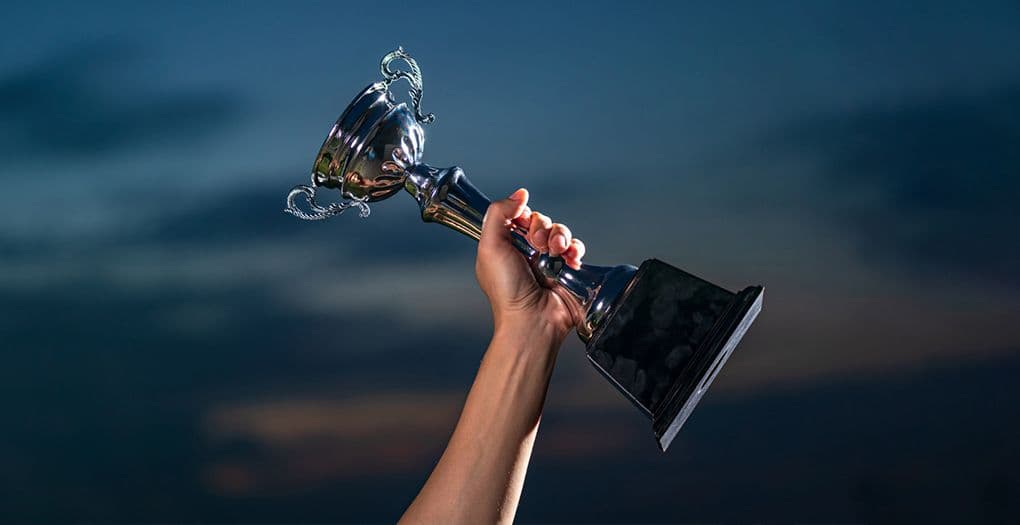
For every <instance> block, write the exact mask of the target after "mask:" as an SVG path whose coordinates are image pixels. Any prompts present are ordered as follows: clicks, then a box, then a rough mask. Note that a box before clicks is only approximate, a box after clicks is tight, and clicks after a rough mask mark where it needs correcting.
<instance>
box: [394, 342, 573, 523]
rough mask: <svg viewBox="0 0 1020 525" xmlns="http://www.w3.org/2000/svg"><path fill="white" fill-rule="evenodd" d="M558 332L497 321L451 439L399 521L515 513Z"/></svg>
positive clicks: (504, 518) (470, 519)
mask: <svg viewBox="0 0 1020 525" xmlns="http://www.w3.org/2000/svg"><path fill="white" fill-rule="evenodd" d="M563 335H564V334H561V333H558V331H557V330H556V329H554V328H551V327H548V326H545V325H534V324H530V325H528V324H525V323H502V324H501V326H499V327H497V329H496V331H495V333H494V335H493V338H492V342H491V343H490V344H489V348H488V350H487V351H486V352H485V357H484V358H483V359H482V364H481V366H480V367H479V369H478V374H477V376H476V377H475V382H474V384H473V385H472V387H471V391H470V392H469V393H468V397H467V400H466V402H465V404H464V410H463V412H462V413H461V417H460V421H459V422H458V423H457V427H456V429H455V430H454V432H453V436H452V437H451V438H450V443H449V445H448V446H447V448H446V451H445V452H444V453H443V456H442V458H440V460H439V463H438V464H437V465H436V468H435V470H433V472H432V475H431V476H430V477H429V479H428V481H427V482H426V483H425V486H424V487H423V488H422V490H421V492H420V493H419V494H418V497H417V498H416V499H415V500H414V502H413V503H412V504H411V506H410V507H409V508H408V509H407V512H406V513H405V514H404V516H403V518H401V522H404V523H451V524H452V523H493V522H510V521H512V520H513V516H514V513H515V512H516V510H517V503H518V501H519V499H520V493H521V489H522V487H523V484H524V475H525V473H526V471H527V467H528V460H529V458H530V457H531V449H532V445H533V444H534V441H535V434H536V432H537V430H538V423H539V420H540V419H541V414H542V405H543V403H544V402H545V394H546V390H547V388H548V386H549V377H550V376H551V374H552V370H553V365H554V363H555V359H556V352H557V349H558V347H559V345H560V343H561V342H562V340H563Z"/></svg>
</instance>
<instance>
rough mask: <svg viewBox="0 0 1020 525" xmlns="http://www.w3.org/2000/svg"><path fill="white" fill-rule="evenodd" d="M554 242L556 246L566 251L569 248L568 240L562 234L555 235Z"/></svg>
mask: <svg viewBox="0 0 1020 525" xmlns="http://www.w3.org/2000/svg"><path fill="white" fill-rule="evenodd" d="M552 242H553V243H555V244H556V246H559V247H560V248H563V249H566V247H567V238H566V237H564V236H562V235H560V234H556V235H554V236H553V241H552Z"/></svg>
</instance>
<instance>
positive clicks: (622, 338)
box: [587, 259, 764, 451]
mask: <svg viewBox="0 0 1020 525" xmlns="http://www.w3.org/2000/svg"><path fill="white" fill-rule="evenodd" d="M763 291H764V289H763V288H762V287H761V286H749V287H747V288H745V289H744V290H742V291H741V292H739V293H733V292H729V291H727V290H725V289H723V288H720V287H718V286H716V285H714V284H712V283H710V282H708V281H705V280H704V279H699V278H698V277H695V276H693V275H691V274H689V273H687V272H685V271H683V270H680V269H678V268H674V267H673V266H670V265H668V264H666V263H664V262H662V261H659V260H656V259H649V260H647V261H645V262H644V263H642V264H641V268H639V269H638V271H637V273H636V274H635V275H634V277H633V278H632V279H631V281H630V283H629V284H628V285H627V288H626V289H625V291H624V292H623V297H622V298H621V299H620V304H619V306H618V307H617V308H616V310H615V311H614V312H613V313H612V314H611V315H610V317H609V318H608V319H607V320H606V322H605V325H603V326H602V327H601V329H599V330H598V331H597V332H596V333H595V334H594V335H593V336H592V338H591V340H590V341H589V342H588V348H587V354H588V359H589V360H590V361H591V362H592V364H594V365H595V367H596V368H598V369H599V371H600V372H602V374H603V375H605V376H606V377H607V378H608V379H609V380H610V381H611V382H612V383H613V384H614V385H615V386H616V388H617V389H618V390H619V391H620V392H622V393H623V394H624V395H625V396H627V398H629V399H630V400H631V401H632V402H634V404H635V405H637V406H638V408H640V409H641V410H642V411H644V412H645V414H647V415H648V416H649V417H651V419H652V430H653V431H654V432H655V437H656V439H657V440H658V442H659V446H660V447H661V448H662V450H663V451H665V450H666V449H667V448H668V447H669V444H670V443H671V442H672V441H673V438H674V437H676V434H677V432H678V431H679V430H680V427H681V426H683V424H684V422H685V421H686V420H687V418H688V416H690V415H691V411H693V410H694V407H695V406H696V405H697V404H698V401H700V400H701V396H702V395H704V393H705V391H706V390H707V389H708V386H709V385H710V384H712V380H713V379H714V378H715V376H716V374H718V373H719V370H720V369H722V366H723V364H725V363H726V359H727V358H729V356H730V354H731V353H732V352H733V349H734V348H735V347H736V346H737V343H739V342H740V338H741V337H743V336H744V333H745V332H746V331H747V329H748V328H749V327H750V326H751V323H752V322H753V321H754V318H755V317H756V316H757V315H758V312H759V311H761V304H762V293H763Z"/></svg>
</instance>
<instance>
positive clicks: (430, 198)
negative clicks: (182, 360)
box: [285, 48, 763, 451]
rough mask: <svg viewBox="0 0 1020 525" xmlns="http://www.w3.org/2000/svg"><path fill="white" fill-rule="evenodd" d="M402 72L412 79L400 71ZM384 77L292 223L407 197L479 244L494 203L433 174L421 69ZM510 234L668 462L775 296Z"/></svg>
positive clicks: (515, 229)
mask: <svg viewBox="0 0 1020 525" xmlns="http://www.w3.org/2000/svg"><path fill="white" fill-rule="evenodd" d="M395 61H402V62H404V63H405V64H406V65H407V69H406V70H403V69H394V68H393V67H391V66H392V64H393V62H395ZM380 69H381V71H382V75H383V80H382V81H380V82H375V83H373V84H371V85H369V86H368V87H367V88H365V89H364V90H363V91H362V92H361V94H359V95H358V96H357V97H355V99H354V101H352V102H351V103H350V105H348V106H347V109H346V110H345V111H344V113H343V115H341V116H340V118H339V119H338V120H337V121H336V124H335V125H334V126H333V129H332V130H331V131H330V132H329V135H328V136H327V137H326V140H325V142H323V144H322V147H321V148H320V149H319V154H318V156H317V157H316V159H315V164H314V166H313V167H312V173H311V179H312V184H311V186H304V185H302V186H297V187H295V188H294V189H293V190H291V192H290V194H289V195H288V196H287V207H286V209H285V211H287V212H288V213H290V214H292V215H295V216H297V217H299V218H302V219H307V220H321V219H326V218H329V217H332V216H335V215H339V214H341V213H343V212H345V211H346V210H348V209H351V208H357V209H358V210H359V213H360V215H361V216H362V217H367V216H368V214H369V211H370V209H369V203H371V202H376V201H381V200H383V199H386V198H389V197H390V196H392V195H395V194H397V193H399V192H400V191H401V190H404V191H406V192H407V193H409V194H411V197H413V198H414V200H416V201H417V202H418V207H419V208H420V209H421V218H422V220H424V221H425V222H438V223H440V224H443V225H445V226H447V227H450V228H452V229H454V230H456V231H458V232H460V233H462V234H464V235H467V236H468V237H471V238H473V239H475V240H476V241H477V240H478V238H479V236H480V235H481V230H482V217H483V216H484V215H485V210H486V208H487V207H488V206H489V203H490V202H491V201H490V200H489V198H488V197H486V196H485V194H483V193H482V192H481V191H479V190H478V189H477V188H475V186H474V185H473V184H471V182H470V181H469V180H468V178H467V177H466V176H465V175H464V171H463V170H461V169H460V168H459V167H451V168H434V167H432V166H429V165H427V164H424V163H422V152H423V150H424V146H425V132H424V130H423V127H422V126H423V125H425V124H428V123H431V122H432V121H433V120H434V119H435V117H434V116H433V115H432V114H423V113H422V109H421V99H422V77H421V70H420V69H419V67H418V64H417V62H415V60H414V59H413V58H411V56H410V55H408V54H407V53H406V52H404V50H403V49H402V48H398V49H397V50H395V51H393V52H391V53H389V54H387V55H386V56H385V57H383V59H382V63H381V64H380ZM400 79H404V80H406V81H407V82H408V83H409V84H410V91H409V93H408V95H409V97H410V103H411V107H408V105H407V104H406V103H400V104H398V103H396V101H395V99H394V98H393V96H392V94H391V93H390V91H389V88H390V85H391V84H392V83H393V82H394V81H397V80H400ZM322 188H328V189H331V190H337V191H338V192H339V198H340V200H338V201H333V202H330V203H328V204H326V205H323V204H321V203H319V202H318V201H317V200H316V191H317V190H319V189H322ZM299 199H300V201H299ZM299 202H303V204H304V205H306V206H307V208H305V209H302V207H299V206H298V204H299ZM510 228H511V230H512V231H511V233H510V237H511V242H512V243H513V245H514V246H515V247H516V248H517V249H518V250H519V251H520V252H521V254H522V255H523V256H524V257H525V259H527V261H528V263H529V265H530V267H531V269H532V270H533V272H534V274H535V277H536V278H537V279H538V281H539V283H540V284H542V285H543V286H545V287H547V288H550V289H552V290H553V291H554V292H555V293H557V294H558V295H560V296H561V297H562V298H563V299H564V300H565V301H564V302H565V303H566V304H568V305H569V307H570V308H572V309H573V310H574V313H575V314H576V315H575V316H574V318H575V319H579V320H580V321H579V323H578V325H577V327H576V329H577V335H578V336H580V338H581V340H582V341H583V342H584V343H585V345H586V353H587V355H588V359H589V360H590V361H591V363H592V364H593V365H595V368H596V369H598V371H599V372H601V373H602V374H603V375H604V376H605V377H606V378H607V379H608V380H609V381H610V382H611V383H612V384H613V385H614V386H615V387H616V389H617V390H619V391H620V392H621V393H622V394H623V395H624V396H625V397H626V398H628V399H630V400H631V401H632V402H633V403H634V405H636V406H637V407H638V408H639V409H640V410H641V411H642V412H644V413H645V415H646V416H648V417H649V418H651V420H652V430H653V432H654V433H655V437H656V439H657V441H658V443H659V446H660V447H661V449H662V450H663V451H665V450H666V449H667V448H668V447H669V444H670V443H671V442H672V441H673V438H674V437H675V436H676V434H677V432H678V431H679V430H680V427H681V426H683V424H684V422H685V421H686V420H687V418H688V416H690V414H691V411H692V410H693V409H694V407H695V405H697V403H698V401H699V400H700V399H701V397H702V395H704V393H705V391H706V389H708V387H709V385H710V384H711V383H712V380H713V379H714V378H715V376H716V374H718V373H719V370H720V369H721V368H722V366H723V364H725V363H726V360H727V358H729V356H730V354H731V353H732V352H733V349H734V348H735V347H736V345H737V343H738V342H739V341H740V339H741V337H743V335H744V333H745V332H746V331H747V329H748V327H750V325H751V323H752V322H753V321H754V319H755V317H756V316H757V315H758V312H759V311H760V310H761V305H762V292H763V288H762V287H761V286H748V287H747V288H744V289H743V290H741V291H740V292H737V293H733V292H730V291H728V290H725V289H723V288H721V287H719V286H716V285H714V284H712V283H710V282H708V281H706V280H704V279H701V278H698V277H695V276H694V275H691V274H689V273H687V272H685V271H683V270H680V269H678V268H675V267H673V266H670V265H669V264H666V263H664V262H662V261H659V260H655V259H649V260H647V261H644V262H643V263H642V264H641V266H640V267H634V266H630V265H622V266H593V265H588V264H584V265H582V266H581V269H580V270H574V269H572V268H570V267H569V266H567V265H566V264H565V263H564V261H563V259H562V258H560V257H551V256H549V254H547V253H540V252H539V251H538V250H536V249H535V248H533V247H532V246H531V245H530V244H529V243H528V241H527V239H526V235H527V232H526V231H524V230H522V227H520V226H517V225H512V226H510Z"/></svg>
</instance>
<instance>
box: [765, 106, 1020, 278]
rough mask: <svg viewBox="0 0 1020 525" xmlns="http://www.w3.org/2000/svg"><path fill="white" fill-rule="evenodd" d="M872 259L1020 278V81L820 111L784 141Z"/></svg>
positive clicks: (821, 200)
mask: <svg viewBox="0 0 1020 525" xmlns="http://www.w3.org/2000/svg"><path fill="white" fill-rule="evenodd" d="M776 142H778V143H779V144H780V145H781V146H782V147H783V148H786V149H787V151H792V152H794V153H795V154H798V155H803V156H806V157H808V158H811V159H814V160H815V161H816V162H817V165H818V169H817V173H818V175H819V176H820V177H821V179H820V180H819V181H818V183H819V184H818V188H817V189H818V192H819V195H816V196H815V198H817V199H818V202H819V203H820V206H821V207H822V208H823V209H824V212H825V213H827V214H829V215H830V216H832V217H833V218H834V219H835V220H836V221H837V223H838V224H840V225H841V226H842V227H844V228H845V231H847V232H849V233H850V234H852V237H853V238H854V239H855V241H856V243H857V245H858V247H859V248H860V250H861V251H862V252H864V253H866V254H867V256H868V257H869V258H871V259H872V260H875V261H879V262H884V263H893V264H897V265H899V266H901V267H904V268H907V269H909V270H911V271H922V272H923V271H928V272H932V273H933V274H935V275H939V274H940V272H949V273H948V274H946V275H957V276H967V277H973V278H978V279H982V280H987V281H991V282H997V283H1008V284H1010V285H1013V286H1017V285H1020V274H1018V273H1017V272H1016V268H1018V267H1020V241H1018V240H1017V238H1018V237H1017V235H1016V232H1017V231H1020V208H1018V207H1017V202H1016V201H1017V196H1018V195H1020V148H1018V147H1017V145H1018V144H1020V87H1016V86H1014V87H1010V88H1008V89H1001V90H998V91H994V92H987V93H980V94H966V95H954V96H945V97H941V98H933V99H927V100H921V101H910V102H904V103H901V104H883V105H876V106H873V107H868V108H864V109H858V110H854V111H849V112H845V113H841V114H830V115H823V116H818V117H815V118H812V119H809V120H806V121H803V122H800V123H797V124H795V125H793V126H791V127H790V128H788V129H787V130H786V131H785V132H784V133H781V134H780V138H778V139H776Z"/></svg>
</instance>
